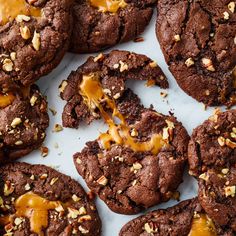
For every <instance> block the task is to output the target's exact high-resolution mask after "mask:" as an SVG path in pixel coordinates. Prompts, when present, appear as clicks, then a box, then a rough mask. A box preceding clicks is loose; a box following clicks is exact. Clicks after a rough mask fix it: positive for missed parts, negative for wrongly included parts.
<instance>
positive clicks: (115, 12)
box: [70, 0, 156, 53]
mask: <svg viewBox="0 0 236 236" xmlns="http://www.w3.org/2000/svg"><path fill="white" fill-rule="evenodd" d="M155 2H156V0H116V1H114V0H101V1H96V0H76V1H75V3H74V6H73V18H74V28H73V34H72V38H71V45H70V50H71V51H72V52H76V53H88V52H96V51H99V50H102V49H104V48H108V47H111V46H113V45H115V44H118V43H121V42H126V41H129V40H132V39H134V38H136V37H137V36H138V35H139V34H141V33H142V32H143V31H144V29H145V27H146V26H147V25H148V23H149V21H150V19H151V16H152V13H153V9H152V8H153V6H154V4H155Z"/></svg>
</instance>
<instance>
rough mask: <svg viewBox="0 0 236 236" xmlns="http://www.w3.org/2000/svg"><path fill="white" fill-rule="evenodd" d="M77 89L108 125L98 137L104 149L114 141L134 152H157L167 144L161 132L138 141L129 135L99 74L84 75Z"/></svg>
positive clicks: (125, 124)
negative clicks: (105, 108) (105, 131)
mask: <svg viewBox="0 0 236 236" xmlns="http://www.w3.org/2000/svg"><path fill="white" fill-rule="evenodd" d="M79 89H80V94H81V95H82V97H83V99H84V102H85V103H86V104H87V106H88V107H89V108H90V109H92V108H93V109H94V108H98V109H99V111H100V113H101V116H102V118H103V119H104V120H105V122H106V123H107V124H108V126H109V130H108V132H107V133H103V134H101V135H100V137H99V140H100V141H101V144H102V146H103V147H104V148H105V149H110V147H111V145H112V143H116V144H118V145H124V146H127V147H129V148H131V149H132V150H133V151H135V152H152V153H153V154H157V153H158V152H159V151H160V149H161V148H162V147H163V146H164V145H166V144H167V143H166V141H165V140H163V138H162V134H154V135H152V136H151V138H150V140H149V141H147V142H138V141H137V140H136V139H135V138H134V137H132V136H131V128H130V127H129V125H128V124H127V122H126V120H125V117H124V116H123V115H122V114H121V113H120V112H119V111H118V109H117V107H116V104H115V101H114V100H113V99H110V98H109V97H108V96H107V95H106V94H105V93H104V92H103V89H102V86H101V84H100V81H99V75H96V74H91V75H84V76H83V81H82V83H81V85H80V88H79ZM101 102H103V103H104V102H105V104H106V106H107V108H109V109H110V110H111V111H112V116H111V115H110V114H109V113H107V112H106V111H105V110H104V109H103V106H102V105H101ZM115 119H118V120H119V121H120V123H119V124H116V122H115Z"/></svg>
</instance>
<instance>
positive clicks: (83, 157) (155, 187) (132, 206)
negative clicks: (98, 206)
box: [74, 90, 189, 214]
mask: <svg viewBox="0 0 236 236" xmlns="http://www.w3.org/2000/svg"><path fill="white" fill-rule="evenodd" d="M117 107H118V110H119V112H120V113H121V114H122V115H123V116H124V117H126V122H127V123H128V125H129V127H130V130H132V131H135V132H132V131H131V136H132V137H133V139H134V140H135V142H136V143H138V144H139V146H142V145H143V143H144V142H149V141H150V140H151V139H152V137H153V136H154V135H156V134H160V135H161V137H162V138H163V139H165V141H166V145H160V143H159V142H160V140H159V141H156V143H155V144H156V145H160V147H159V150H158V152H155V153H154V152H152V151H145V150H144V151H143V150H142V151H136V150H133V149H132V146H131V147H129V146H127V145H126V143H123V144H117V143H115V142H112V143H111V146H110V147H109V148H108V149H107V148H105V147H104V144H103V142H102V140H101V138H100V137H99V138H98V139H97V140H95V141H92V142H88V143H87V145H86V147H85V148H84V149H83V150H82V151H81V152H80V153H76V154H75V155H74V163H75V166H76V168H77V170H78V172H79V174H80V175H81V176H82V177H83V178H84V179H85V181H86V183H87V185H88V187H89V188H90V189H91V190H92V191H93V192H95V193H96V194H98V196H99V197H100V198H101V199H102V200H103V201H104V202H105V203H106V204H107V205H108V207H109V208H110V209H111V210H112V211H114V212H117V213H121V214H136V213H138V212H140V211H141V210H143V209H145V208H148V207H151V206H154V205H156V204H158V203H161V202H164V201H168V200H169V199H170V198H175V197H177V196H178V193H177V192H176V190H177V188H178V186H179V184H180V183H181V182H182V175H183V171H184V166H185V162H186V158H187V153H186V151H187V143H188V141H189V136H188V134H187V132H186V130H185V129H184V127H183V126H182V124H181V123H180V122H178V121H177V120H176V118H174V117H173V116H165V115H161V114H159V113H157V112H156V111H154V110H152V109H146V108H144V107H143V106H142V105H140V101H139V99H138V97H137V96H136V95H135V94H133V93H132V91H130V90H126V91H125V94H124V95H123V96H122V97H121V98H120V99H119V100H118V103H117ZM121 132H122V131H121ZM164 136H165V137H164ZM126 137H128V136H126ZM124 139H125V138H124ZM124 142H125V141H124Z"/></svg>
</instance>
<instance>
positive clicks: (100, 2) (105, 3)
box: [89, 0, 127, 13]
mask: <svg viewBox="0 0 236 236" xmlns="http://www.w3.org/2000/svg"><path fill="white" fill-rule="evenodd" d="M89 1H90V4H91V6H93V7H96V8H98V10H99V11H101V12H111V13H116V12H117V11H118V10H119V9H120V8H125V7H126V6H127V3H126V2H125V1H124V0H89Z"/></svg>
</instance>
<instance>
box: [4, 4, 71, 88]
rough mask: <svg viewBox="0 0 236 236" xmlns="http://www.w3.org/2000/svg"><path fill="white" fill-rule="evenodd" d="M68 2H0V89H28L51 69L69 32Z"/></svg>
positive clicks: (64, 47)
mask: <svg viewBox="0 0 236 236" xmlns="http://www.w3.org/2000/svg"><path fill="white" fill-rule="evenodd" d="M71 2H72V1H71V0H14V1H11V2H10V3H9V2H8V1H5V0H0V68H1V69H0V88H1V91H2V90H3V91H6V90H9V89H11V90H13V89H15V88H16V87H18V86H22V85H24V86H28V85H30V84H32V83H33V82H34V81H36V80H37V79H38V78H39V77H41V76H42V75H45V74H47V73H49V72H50V71H51V70H52V69H54V68H55V67H56V66H57V65H58V63H59V62H60V60H61V59H62V57H63V55H64V54H65V52H66V50H67V48H68V44H69V41H68V40H69V37H70V32H71V29H70V28H71V15H70V6H71Z"/></svg>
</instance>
